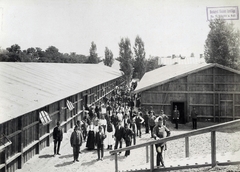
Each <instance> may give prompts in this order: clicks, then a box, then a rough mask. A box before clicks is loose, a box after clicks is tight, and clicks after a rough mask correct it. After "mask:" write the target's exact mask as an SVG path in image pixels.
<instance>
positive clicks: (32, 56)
mask: <svg viewBox="0 0 240 172" xmlns="http://www.w3.org/2000/svg"><path fill="white" fill-rule="evenodd" d="M209 28H210V31H209V34H208V36H207V39H206V41H205V46H204V47H205V50H204V58H205V61H206V62H207V63H219V64H221V65H224V66H228V67H231V68H233V69H237V70H239V69H240V32H239V30H236V29H235V28H234V25H233V24H232V23H231V24H229V23H227V22H226V21H225V20H223V19H215V20H213V21H210V23H209ZM118 45H119V54H118V56H117V57H115V58H114V57H113V56H114V55H113V53H112V51H111V50H110V49H109V48H108V47H105V57H104V59H101V58H100V57H99V56H98V54H97V45H96V44H95V43H94V42H91V46H90V49H89V55H88V56H86V55H81V54H76V53H70V54H68V53H64V54H63V53H61V52H59V50H58V49H57V48H56V47H54V46H49V47H48V48H47V49H46V50H45V51H44V50H42V49H41V48H39V47H36V48H33V47H31V48H28V49H26V50H23V51H22V50H21V47H20V46H19V45H17V44H15V45H12V46H11V47H8V48H6V50H3V49H0V61H2V62H44V63H45V62H46V63H94V64H96V63H99V62H101V61H103V63H104V64H105V65H107V66H110V67H111V66H112V64H113V63H114V59H116V60H119V61H120V70H121V71H122V72H123V74H124V76H125V79H126V81H128V82H130V80H131V79H132V78H138V79H141V78H142V76H143V75H144V74H145V72H148V71H151V70H154V69H156V68H158V67H161V66H159V65H158V57H153V56H150V57H149V58H147V59H146V57H145V56H146V52H145V47H144V42H143V40H142V39H141V37H140V36H138V35H137V36H136V38H135V41H134V44H133V48H132V45H131V41H130V39H129V38H121V40H120V42H119V43H118ZM159 46H160V45H159ZM193 56H194V55H193Z"/></svg>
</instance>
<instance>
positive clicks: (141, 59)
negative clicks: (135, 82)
mask: <svg viewBox="0 0 240 172" xmlns="http://www.w3.org/2000/svg"><path fill="white" fill-rule="evenodd" d="M133 49H134V52H135V61H134V71H133V78H138V79H141V78H142V76H143V75H144V74H145V72H146V64H145V55H146V53H145V49H144V42H143V41H142V39H141V38H140V37H139V36H137V37H136V39H135V45H134V47H133Z"/></svg>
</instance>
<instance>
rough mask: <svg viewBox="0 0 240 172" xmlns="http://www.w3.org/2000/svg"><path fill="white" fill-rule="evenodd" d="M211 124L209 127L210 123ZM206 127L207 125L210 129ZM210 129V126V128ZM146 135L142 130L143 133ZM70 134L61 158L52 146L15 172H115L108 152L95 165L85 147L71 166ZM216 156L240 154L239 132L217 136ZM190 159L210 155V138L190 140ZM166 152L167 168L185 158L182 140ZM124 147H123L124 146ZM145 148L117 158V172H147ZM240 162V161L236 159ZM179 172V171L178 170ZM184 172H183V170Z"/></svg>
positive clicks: (182, 128) (94, 158) (184, 129)
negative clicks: (137, 171) (141, 170)
mask: <svg viewBox="0 0 240 172" xmlns="http://www.w3.org/2000/svg"><path fill="white" fill-rule="evenodd" d="M209 124H210V123H209ZM209 124H207V125H209ZM210 125H212V124H210ZM199 126H201V127H205V126H206V124H205V123H202V124H201V123H199ZM169 128H170V129H171V132H172V135H177V134H181V133H184V132H187V131H191V129H190V128H191V123H189V124H187V125H180V126H179V130H175V129H174V128H173V127H172V126H170V127H169ZM142 132H143V133H145V130H144V129H142ZM71 133H72V130H69V131H68V132H67V133H64V139H63V142H62V145H61V151H60V153H61V155H58V156H55V157H54V156H53V143H51V145H50V147H47V148H44V149H43V150H42V151H41V152H40V154H39V155H36V156H34V157H33V158H32V159H30V160H29V161H28V162H27V163H25V164H24V166H23V168H22V169H20V170H17V172H33V171H34V172H44V171H45V172H53V171H54V172H63V171H64V172H76V171H82V172H100V171H103V172H114V171H115V159H114V156H113V155H110V154H109V151H108V150H105V152H104V153H105V154H104V159H103V161H97V151H96V150H93V151H89V150H86V149H85V145H86V143H84V145H83V146H82V147H81V149H84V150H82V154H80V158H79V160H80V162H75V163H73V162H72V161H73V155H72V148H71V146H70V143H69V137H70V134H71ZM216 138H217V152H220V153H227V152H230V153H231V152H237V151H239V150H240V144H239V140H240V131H227V132H217V134H216ZM150 140H152V139H151V138H150V134H143V136H142V138H137V143H144V142H146V141H150ZM189 141H190V157H196V156H202V157H204V155H206V154H209V153H210V151H211V144H210V143H211V142H210V134H202V135H198V136H194V137H191V138H190V140H189ZM167 144H168V150H167V152H166V154H165V162H166V164H169V163H170V162H171V161H176V159H177V158H178V159H180V158H184V155H185V149H184V139H179V140H176V141H172V142H168V143H167ZM123 147H125V144H123ZM145 152H146V148H140V149H135V150H132V151H131V154H130V156H128V157H127V158H126V157H125V156H124V152H122V154H121V155H120V156H118V161H119V162H118V167H119V170H130V169H139V167H143V168H144V167H145V168H149V166H148V164H146V157H145V156H146V153H145ZM239 159H240V157H239ZM208 169H209V168H208ZM180 171H181V170H180ZM185 171H186V170H185Z"/></svg>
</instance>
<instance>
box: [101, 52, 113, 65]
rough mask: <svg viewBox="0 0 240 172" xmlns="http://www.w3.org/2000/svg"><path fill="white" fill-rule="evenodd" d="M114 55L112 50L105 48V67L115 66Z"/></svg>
mask: <svg viewBox="0 0 240 172" xmlns="http://www.w3.org/2000/svg"><path fill="white" fill-rule="evenodd" d="M113 61H114V59H113V53H112V51H111V50H109V49H108V47H106V48H105V59H104V60H103V63H104V65H106V66H110V67H111V66H112V64H113Z"/></svg>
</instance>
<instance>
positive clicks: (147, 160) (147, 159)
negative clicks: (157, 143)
mask: <svg viewBox="0 0 240 172" xmlns="http://www.w3.org/2000/svg"><path fill="white" fill-rule="evenodd" d="M148 154H149V153H148V146H146V163H148V162H149V158H148V156H149V155H148Z"/></svg>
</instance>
